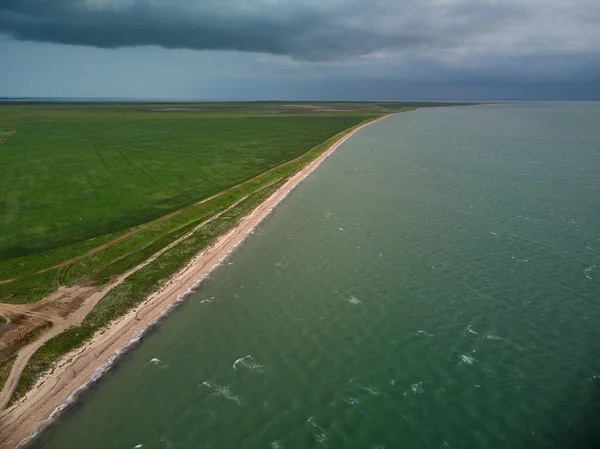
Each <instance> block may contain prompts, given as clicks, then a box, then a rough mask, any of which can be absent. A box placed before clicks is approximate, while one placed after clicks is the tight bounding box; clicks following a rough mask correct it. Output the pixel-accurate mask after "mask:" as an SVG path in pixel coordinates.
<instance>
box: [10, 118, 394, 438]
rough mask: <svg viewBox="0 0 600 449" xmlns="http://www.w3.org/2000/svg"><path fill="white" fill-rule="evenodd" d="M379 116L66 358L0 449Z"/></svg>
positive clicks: (41, 419) (62, 402) (60, 407)
mask: <svg viewBox="0 0 600 449" xmlns="http://www.w3.org/2000/svg"><path fill="white" fill-rule="evenodd" d="M390 115H391V114H387V115H384V116H382V117H379V118H376V119H374V120H371V121H369V122H366V123H363V124H361V125H359V126H357V127H356V128H354V129H352V130H351V131H350V132H348V133H347V134H346V135H344V136H343V137H342V138H340V139H339V140H338V141H336V142H335V143H334V144H332V145H331V146H330V147H329V148H328V149H327V150H325V151H324V152H323V153H322V154H320V155H319V156H318V157H316V158H315V159H313V160H312V161H311V162H310V163H308V164H307V165H306V166H304V167H303V168H301V169H300V170H299V171H298V172H297V173H295V174H294V175H292V176H291V177H290V178H289V179H288V180H287V181H286V182H285V183H284V184H283V186H281V187H280V188H279V189H277V191H275V192H274V193H273V194H272V195H271V196H269V197H268V198H267V199H266V200H265V201H263V202H262V203H261V204H259V205H258V206H257V207H256V208H255V209H254V210H252V212H250V213H249V214H248V215H246V216H245V217H244V218H242V219H241V220H240V222H239V223H238V224H237V225H236V226H235V227H234V228H233V229H231V230H230V231H228V232H227V233H225V234H224V235H222V236H220V237H219V238H218V239H217V241H216V242H215V243H214V244H213V245H212V246H210V247H208V248H206V249H205V250H202V251H201V252H200V253H199V254H197V255H196V256H195V257H194V258H193V259H192V260H191V261H189V262H188V263H187V264H186V266H185V267H184V268H183V269H182V270H180V271H179V272H178V273H177V274H176V275H174V276H173V277H171V278H170V279H169V280H168V281H167V282H166V283H165V284H164V285H163V286H161V287H160V288H159V289H158V290H157V291H156V292H154V293H153V294H151V295H150V296H149V297H148V298H146V299H145V300H144V301H143V302H142V303H140V304H139V305H138V306H136V307H135V308H134V309H132V310H130V311H129V312H128V313H126V314H125V315H123V316H122V317H120V318H118V319H117V320H115V321H114V322H113V323H111V324H110V325H109V327H107V328H106V329H104V330H102V331H101V332H99V333H97V335H95V336H94V337H93V338H92V339H91V340H90V341H88V342H87V343H86V344H84V345H83V346H82V347H80V348H78V349H76V350H74V351H72V352H71V353H69V354H67V355H65V356H64V357H63V358H62V359H61V360H59V361H58V363H57V364H56V366H55V367H54V368H53V370H52V371H51V372H49V373H46V374H45V375H43V376H42V377H41V378H40V379H39V380H38V382H37V383H36V384H35V386H34V387H33V388H32V389H31V390H30V391H29V392H28V393H27V394H26V395H25V396H24V397H23V398H22V399H21V400H19V401H17V402H16V403H15V404H14V405H13V406H11V407H9V408H8V409H6V410H4V411H3V412H2V413H0V435H1V436H0V445H2V447H22V446H23V445H25V444H27V443H29V442H30V441H31V440H32V439H33V438H35V437H36V436H37V435H38V434H39V433H40V432H41V431H42V430H44V429H45V428H46V427H47V426H48V425H50V424H51V423H52V422H54V421H55V420H56V418H57V417H58V416H59V415H60V413H61V412H62V411H64V410H65V409H66V408H68V407H69V406H71V405H73V404H74V403H75V402H76V401H77V397H78V396H79V394H80V393H82V392H83V391H84V390H85V389H87V388H88V387H89V386H90V385H91V384H92V383H94V382H96V381H97V380H98V379H100V378H101V377H102V375H103V374H104V373H105V372H106V371H108V370H109V369H110V368H111V366H112V365H113V364H114V363H115V362H116V360H117V359H118V358H119V357H120V356H121V355H123V354H124V353H125V352H127V350H128V349H130V348H131V347H132V346H133V345H135V344H136V343H137V342H139V340H140V339H141V337H142V335H143V334H144V333H145V332H146V331H148V330H149V329H150V328H152V327H153V326H154V325H155V324H156V323H158V321H160V320H161V319H162V318H164V317H165V316H166V315H168V314H169V313H170V312H171V311H172V310H173V309H174V307H176V306H177V305H178V304H180V303H181V302H182V301H184V300H185V298H186V297H187V296H188V295H189V294H190V293H192V292H193V291H194V290H195V288H196V287H197V286H198V285H199V284H200V283H201V282H202V281H203V280H204V279H206V277H208V275H210V273H211V272H212V271H213V270H214V269H215V268H217V267H218V266H219V265H221V263H222V262H223V261H224V260H225V259H226V258H227V257H228V256H229V254H231V253H232V252H233V251H234V250H235V249H236V248H237V247H238V246H239V245H240V244H241V243H242V242H243V241H244V240H245V239H246V238H247V237H248V236H249V235H250V234H251V232H252V231H253V230H254V228H256V226H258V224H259V223H260V222H261V221H262V220H263V219H264V218H266V217H267V216H268V215H269V214H270V213H271V211H272V210H273V209H274V208H275V207H276V206H277V205H278V204H279V203H280V202H281V201H282V200H283V199H284V198H285V197H286V196H287V195H288V194H289V193H290V192H291V191H292V190H293V189H294V188H295V187H296V186H297V185H298V184H299V183H300V182H302V181H303V180H304V179H305V178H306V177H307V176H308V175H309V174H311V173H312V172H313V171H314V170H315V169H316V168H317V167H318V166H319V165H320V164H321V163H322V162H323V161H324V160H325V159H327V157H329V156H330V155H331V154H332V153H333V152H334V151H335V150H336V149H337V148H338V147H339V146H340V145H342V144H343V143H344V142H345V141H346V140H348V139H349V138H350V137H352V136H353V135H354V134H355V133H356V132H357V131H359V130H361V129H362V128H364V127H366V126H368V125H370V124H373V123H376V122H378V121H380V120H383V119H385V118H387V117H389V116H390Z"/></svg>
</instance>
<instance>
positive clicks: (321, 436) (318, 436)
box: [306, 416, 327, 447]
mask: <svg viewBox="0 0 600 449" xmlns="http://www.w3.org/2000/svg"><path fill="white" fill-rule="evenodd" d="M306 423H307V424H310V425H311V426H313V427H314V428H315V429H316V432H314V433H313V436H314V437H315V440H317V442H319V443H321V444H322V445H323V446H324V447H327V431H326V430H325V429H323V428H322V427H320V426H319V425H317V423H316V422H315V420H314V418H313V417H312V416H311V417H310V418H308V420H307V421H306Z"/></svg>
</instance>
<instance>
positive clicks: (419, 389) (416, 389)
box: [404, 382, 424, 396]
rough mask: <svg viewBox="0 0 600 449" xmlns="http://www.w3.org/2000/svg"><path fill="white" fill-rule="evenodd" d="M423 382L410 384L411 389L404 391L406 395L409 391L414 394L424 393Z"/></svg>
mask: <svg viewBox="0 0 600 449" xmlns="http://www.w3.org/2000/svg"><path fill="white" fill-rule="evenodd" d="M423 391H424V390H423V382H416V383H414V384H412V385H411V386H410V389H409V390H407V391H405V392H404V396H407V395H408V393H413V394H423Z"/></svg>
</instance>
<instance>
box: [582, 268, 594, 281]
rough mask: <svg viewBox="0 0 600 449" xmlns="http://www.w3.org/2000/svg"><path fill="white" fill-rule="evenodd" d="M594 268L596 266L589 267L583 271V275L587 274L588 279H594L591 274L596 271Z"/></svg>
mask: <svg viewBox="0 0 600 449" xmlns="http://www.w3.org/2000/svg"><path fill="white" fill-rule="evenodd" d="M594 268H596V265H591V266H589V267H587V268H586V269H585V270H583V273H584V274H585V277H586V278H588V279H592V277H591V276H590V273H591V272H592V271H593V270H594Z"/></svg>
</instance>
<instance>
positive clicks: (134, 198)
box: [0, 111, 364, 259]
mask: <svg viewBox="0 0 600 449" xmlns="http://www.w3.org/2000/svg"><path fill="white" fill-rule="evenodd" d="M112 115H114V113H112V112H110V111H109V112H105V111H100V112H98V114H97V116H92V117H85V118H84V119H81V118H74V119H65V118H62V117H61V120H58V121H55V120H52V113H51V112H50V113H48V112H46V111H42V112H41V113H40V114H39V115H38V116H34V117H32V118H30V119H29V120H26V121H16V120H15V121H13V122H12V123H11V121H10V116H9V120H6V119H4V120H2V122H0V123H1V124H0V129H2V128H4V131H3V134H2V135H5V136H9V137H7V138H6V140H5V141H4V143H3V144H2V147H0V148H1V149H0V165H1V166H2V167H3V168H2V171H3V176H2V177H1V178H0V192H1V195H0V259H7V258H13V257H19V256H23V255H27V254H32V253H36V252H40V251H44V250H49V249H52V248H56V247H60V246H64V245H68V244H72V243H75V242H79V241H83V240H87V239H90V238H92V237H96V236H100V235H104V234H108V233H112V232H116V231H119V230H122V229H125V228H129V227H131V226H135V225H138V224H141V223H145V222H148V221H150V220H153V219H155V218H158V217H160V216H162V215H165V214H167V213H168V212H170V211H173V210H175V209H178V208H181V207H183V206H186V205H189V204H191V203H193V202H195V201H198V200H200V199H202V198H205V197H208V196H210V195H213V194H215V193H217V192H219V191H221V190H224V189H226V188H227V187H230V186H232V185H235V184H238V183H240V182H242V181H244V180H246V179H249V178H251V177H253V176H256V175H258V174H260V173H261V172H263V171H265V170H267V169H268V168H271V167H274V166H276V165H279V164H281V163H283V162H285V161H287V160H290V159H293V158H295V157H298V156H300V155H301V154H302V153H304V152H306V151H307V150H309V149H310V148H311V147H313V146H315V145H317V144H318V143H320V142H322V141H324V140H325V139H327V138H328V137H330V136H332V135H334V134H336V133H338V132H340V131H342V130H343V129H346V128H348V127H350V126H352V125H354V124H356V123H357V122H358V121H360V120H362V119H364V117H360V116H282V117H279V116H278V117H262V116H257V117H203V116H197V117H188V116H186V117H181V116H178V117H170V116H168V114H159V115H154V116H150V117H148V116H147V115H146V114H139V115H143V116H142V117H136V114H132V115H129V116H126V117H112ZM116 115H119V114H118V113H117V114H116ZM165 115H167V116H166V117H165Z"/></svg>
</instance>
